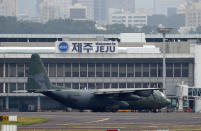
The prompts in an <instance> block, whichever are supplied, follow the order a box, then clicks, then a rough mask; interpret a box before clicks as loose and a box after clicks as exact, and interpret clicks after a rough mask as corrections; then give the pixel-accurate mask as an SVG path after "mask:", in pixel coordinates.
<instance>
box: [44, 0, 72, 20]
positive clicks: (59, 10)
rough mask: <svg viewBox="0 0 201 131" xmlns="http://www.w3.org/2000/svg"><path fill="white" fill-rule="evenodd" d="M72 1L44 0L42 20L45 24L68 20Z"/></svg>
mask: <svg viewBox="0 0 201 131" xmlns="http://www.w3.org/2000/svg"><path fill="white" fill-rule="evenodd" d="M71 5H72V1H71V0H51V1H49V0H44V1H43V2H42V3H41V4H40V19H41V22H43V23H45V22H47V21H48V20H54V19H68V18H69V7H70V6H71Z"/></svg>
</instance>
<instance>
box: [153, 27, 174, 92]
mask: <svg viewBox="0 0 201 131" xmlns="http://www.w3.org/2000/svg"><path fill="white" fill-rule="evenodd" d="M157 30H158V32H159V33H161V34H162V35H163V89H166V44H165V43H166V42H165V38H166V34H167V33H170V31H171V30H172V28H165V27H159V28H158V29H157ZM163 92H164V93H166V92H165V90H163Z"/></svg>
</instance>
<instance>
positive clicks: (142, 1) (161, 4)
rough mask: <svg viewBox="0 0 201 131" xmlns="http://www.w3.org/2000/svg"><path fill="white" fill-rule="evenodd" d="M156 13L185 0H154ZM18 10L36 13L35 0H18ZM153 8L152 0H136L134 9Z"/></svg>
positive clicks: (164, 11) (30, 13) (31, 13)
mask: <svg viewBox="0 0 201 131" xmlns="http://www.w3.org/2000/svg"><path fill="white" fill-rule="evenodd" d="M156 1H157V7H158V8H157V10H156V11H157V13H166V8H167V7H176V6H178V5H179V4H180V3H182V2H184V1H185V0H156ZM18 7H19V8H18V10H19V12H28V14H29V15H30V16H35V15H36V0H18ZM143 8H144V9H153V0H136V9H143Z"/></svg>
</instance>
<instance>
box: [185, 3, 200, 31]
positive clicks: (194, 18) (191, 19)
mask: <svg viewBox="0 0 201 131" xmlns="http://www.w3.org/2000/svg"><path fill="white" fill-rule="evenodd" d="M185 16H186V20H185V26H186V27H190V28H193V29H195V28H197V27H198V26H201V2H192V3H189V4H187V5H186V10H185Z"/></svg>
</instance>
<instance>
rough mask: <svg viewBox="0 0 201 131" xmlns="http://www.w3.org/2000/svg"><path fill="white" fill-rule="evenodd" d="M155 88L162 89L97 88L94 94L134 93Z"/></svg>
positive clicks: (151, 89) (150, 89)
mask: <svg viewBox="0 0 201 131" xmlns="http://www.w3.org/2000/svg"><path fill="white" fill-rule="evenodd" d="M153 90H161V88H132V89H130V88H125V89H97V90H96V91H95V92H94V94H95V95H103V94H105V95H106V94H108V95H109V94H127V93H134V92H135V91H153Z"/></svg>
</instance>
